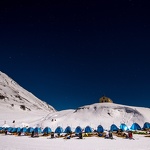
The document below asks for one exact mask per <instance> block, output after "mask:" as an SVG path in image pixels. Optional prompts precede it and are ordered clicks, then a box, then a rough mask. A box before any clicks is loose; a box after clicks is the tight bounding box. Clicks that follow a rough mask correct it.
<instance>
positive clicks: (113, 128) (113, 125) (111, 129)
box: [110, 124, 119, 131]
mask: <svg viewBox="0 0 150 150" xmlns="http://www.w3.org/2000/svg"><path fill="white" fill-rule="evenodd" d="M118 130H119V128H118V127H117V126H116V125H115V124H112V125H111V126H110V131H118Z"/></svg>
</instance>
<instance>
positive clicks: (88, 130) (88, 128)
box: [85, 126, 93, 133]
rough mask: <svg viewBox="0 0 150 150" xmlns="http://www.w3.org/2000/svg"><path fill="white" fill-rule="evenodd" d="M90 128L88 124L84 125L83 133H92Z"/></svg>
mask: <svg viewBox="0 0 150 150" xmlns="http://www.w3.org/2000/svg"><path fill="white" fill-rule="evenodd" d="M92 132H93V131H92V128H91V127H90V126H86V128H85V133H92Z"/></svg>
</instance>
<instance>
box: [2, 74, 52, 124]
mask: <svg viewBox="0 0 150 150" xmlns="http://www.w3.org/2000/svg"><path fill="white" fill-rule="evenodd" d="M0 112H1V116H0V122H4V120H11V121H12V119H14V120H15V119H20V120H21V119H22V120H24V121H27V120H28V119H29V118H30V119H31V120H36V118H41V117H43V116H45V115H47V114H49V113H53V112H55V109H54V108H53V107H52V106H50V105H48V104H47V103H46V102H43V101H41V100H40V99H38V98H37V97H35V96H34V95H33V94H32V93H30V92H28V91H27V90H25V89H24V88H22V87H21V86H20V85H19V84H17V83H16V82H15V81H14V80H13V79H11V78H10V77H8V76H7V75H6V74H4V73H2V72H1V71H0ZM21 122H22V121H21Z"/></svg>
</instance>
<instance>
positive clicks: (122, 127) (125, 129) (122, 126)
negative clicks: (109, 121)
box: [120, 123, 129, 131]
mask: <svg viewBox="0 0 150 150" xmlns="http://www.w3.org/2000/svg"><path fill="white" fill-rule="evenodd" d="M120 129H121V130H123V131H127V130H129V128H128V127H127V125H126V124H124V123H122V124H121V125H120Z"/></svg>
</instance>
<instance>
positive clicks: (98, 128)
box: [96, 125, 104, 133]
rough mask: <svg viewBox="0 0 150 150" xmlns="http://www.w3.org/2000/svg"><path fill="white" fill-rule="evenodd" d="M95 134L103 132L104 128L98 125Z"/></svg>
mask: <svg viewBox="0 0 150 150" xmlns="http://www.w3.org/2000/svg"><path fill="white" fill-rule="evenodd" d="M96 131H97V132H101V133H102V132H104V128H103V127H102V126H101V125H99V126H98V127H97V130H96Z"/></svg>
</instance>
